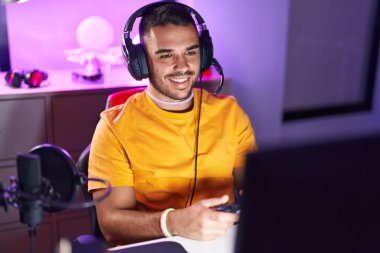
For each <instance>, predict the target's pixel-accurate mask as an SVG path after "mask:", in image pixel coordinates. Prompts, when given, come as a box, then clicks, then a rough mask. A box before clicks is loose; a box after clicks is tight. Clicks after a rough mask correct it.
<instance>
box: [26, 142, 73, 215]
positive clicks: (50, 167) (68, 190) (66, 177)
mask: <svg viewBox="0 0 380 253" xmlns="http://www.w3.org/2000/svg"><path fill="white" fill-rule="evenodd" d="M30 153H32V154H36V155H39V157H40V160H41V175H42V178H45V179H47V180H48V182H49V184H50V186H51V187H52V188H53V190H54V194H53V195H52V196H51V199H52V200H53V201H59V202H64V203H70V202H72V201H73V200H74V198H75V196H76V193H77V191H78V186H79V185H80V182H79V175H78V172H77V170H76V167H75V164H74V162H73V160H72V158H71V156H70V154H69V153H67V151H66V150H64V149H62V148H60V147H57V146H54V145H51V144H42V145H39V146H36V147H34V148H33V149H32V150H31V151H30ZM64 209H65V208H64V207H63V206H57V205H44V210H45V211H47V212H59V211H62V210H64Z"/></svg>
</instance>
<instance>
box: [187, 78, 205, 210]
mask: <svg viewBox="0 0 380 253" xmlns="http://www.w3.org/2000/svg"><path fill="white" fill-rule="evenodd" d="M202 77H203V73H202V72H201V73H200V76H199V88H200V91H201V92H200V95H199V110H198V122H197V131H196V136H195V161H194V185H193V191H192V193H191V198H190V206H191V205H192V203H193V199H194V195H195V188H196V186H197V165H198V146H199V123H200V121H201V109H202V95H203V85H202Z"/></svg>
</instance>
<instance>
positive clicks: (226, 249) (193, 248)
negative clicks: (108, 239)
mask: <svg viewBox="0 0 380 253" xmlns="http://www.w3.org/2000/svg"><path fill="white" fill-rule="evenodd" d="M236 232H237V226H234V227H232V228H231V229H230V230H229V231H227V233H226V234H225V235H224V236H223V237H220V238H217V239H215V240H212V241H195V240H190V239H186V238H183V237H180V236H174V237H172V238H162V239H157V240H151V241H146V242H141V243H134V244H129V245H125V246H118V247H114V248H110V249H108V251H109V252H110V253H117V252H118V251H121V250H122V249H127V248H131V247H135V246H143V245H147V244H151V243H157V242H165V241H173V242H178V243H180V244H181V245H182V246H183V247H184V248H185V250H186V251H187V252H189V253H233V252H234V246H235V236H236Z"/></svg>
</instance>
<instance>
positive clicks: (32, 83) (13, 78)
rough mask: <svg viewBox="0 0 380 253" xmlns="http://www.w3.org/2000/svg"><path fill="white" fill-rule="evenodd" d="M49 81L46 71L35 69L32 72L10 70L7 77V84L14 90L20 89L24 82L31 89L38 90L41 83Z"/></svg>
mask: <svg viewBox="0 0 380 253" xmlns="http://www.w3.org/2000/svg"><path fill="white" fill-rule="evenodd" d="M47 79H48V74H47V73H46V72H44V71H40V70H37V69H34V70H32V71H17V70H10V71H8V72H7V73H6V75H5V81H6V83H7V84H8V85H9V86H11V87H13V88H20V87H21V84H22V82H23V81H24V82H25V83H26V84H27V85H28V86H29V87H30V88H38V87H40V86H41V83H42V82H43V81H45V80H47Z"/></svg>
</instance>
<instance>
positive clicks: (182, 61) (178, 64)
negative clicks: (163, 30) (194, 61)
mask: <svg viewBox="0 0 380 253" xmlns="http://www.w3.org/2000/svg"><path fill="white" fill-rule="evenodd" d="M174 68H175V70H178V71H181V70H188V69H189V63H188V61H187V59H186V57H185V56H177V57H175V63H174Z"/></svg>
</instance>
